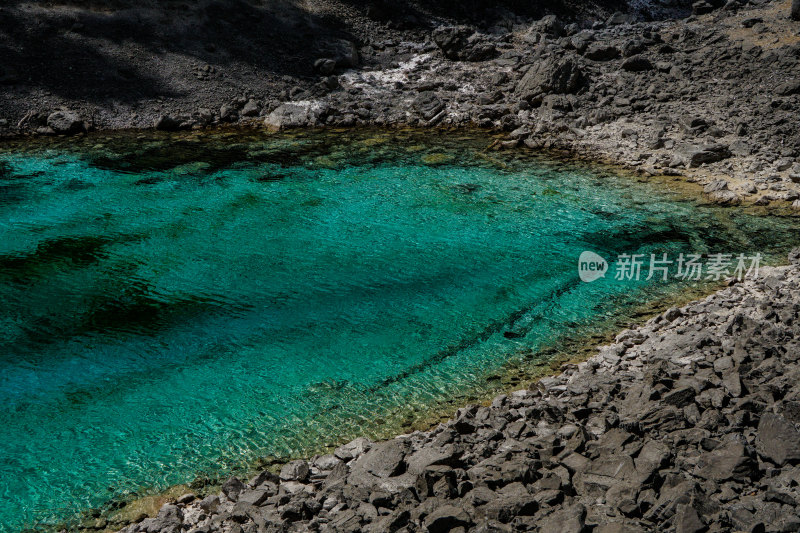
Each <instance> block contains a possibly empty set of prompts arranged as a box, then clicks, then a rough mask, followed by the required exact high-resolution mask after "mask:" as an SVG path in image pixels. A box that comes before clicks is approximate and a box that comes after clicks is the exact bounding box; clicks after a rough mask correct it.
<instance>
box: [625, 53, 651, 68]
mask: <svg viewBox="0 0 800 533" xmlns="http://www.w3.org/2000/svg"><path fill="white" fill-rule="evenodd" d="M622 70H626V71H628V72H646V71H648V70H653V64H652V63H651V62H650V60H649V59H647V58H646V57H644V56H640V55H635V56H631V57H629V58H627V59H626V60H625V61H623V62H622Z"/></svg>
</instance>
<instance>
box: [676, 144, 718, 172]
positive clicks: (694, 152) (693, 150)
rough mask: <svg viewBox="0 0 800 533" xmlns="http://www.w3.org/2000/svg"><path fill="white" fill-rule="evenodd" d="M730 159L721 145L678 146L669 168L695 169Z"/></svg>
mask: <svg viewBox="0 0 800 533" xmlns="http://www.w3.org/2000/svg"><path fill="white" fill-rule="evenodd" d="M729 157H731V151H730V150H729V149H728V147H727V146H724V145H722V144H706V145H697V144H684V145H681V146H678V147H677V148H676V150H675V155H674V157H673V159H672V162H671V163H670V166H679V165H685V166H687V167H689V168H696V167H699V166H700V165H702V164H708V163H716V162H717V161H722V160H723V159H728V158H729Z"/></svg>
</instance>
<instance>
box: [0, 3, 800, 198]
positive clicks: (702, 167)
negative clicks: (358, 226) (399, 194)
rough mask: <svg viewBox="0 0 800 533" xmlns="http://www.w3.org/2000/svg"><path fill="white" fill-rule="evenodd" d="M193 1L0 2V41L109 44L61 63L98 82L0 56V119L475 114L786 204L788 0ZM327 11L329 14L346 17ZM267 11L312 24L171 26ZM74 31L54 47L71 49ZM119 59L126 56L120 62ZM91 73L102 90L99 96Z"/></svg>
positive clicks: (798, 182)
mask: <svg viewBox="0 0 800 533" xmlns="http://www.w3.org/2000/svg"><path fill="white" fill-rule="evenodd" d="M206 4H207V3H201V4H198V7H197V9H198V10H199V11H197V12H194V11H190V12H187V13H186V20H187V22H186V24H185V25H184V26H181V27H180V28H174V27H172V26H164V24H167V23H166V22H163V20H162V18H163V14H162V13H160V12H158V11H156V10H155V8H148V9H145V8H141V9H140V10H138V11H137V10H136V9H133V8H130V9H127V10H120V11H118V12H115V13H113V14H108V13H99V14H98V13H96V12H94V11H85V12H84V11H79V10H72V11H69V12H68V13H66V14H65V13H63V12H50V11H42V10H43V9H44V7H42V6H37V8H36V9H33V8H30V9H27V8H24V5H23V4H20V5H19V6H16V5H12V6H11V7H7V8H3V9H2V10H1V11H0V22H2V24H0V27H3V28H11V27H12V26H13V25H18V26H20V27H22V28H23V30H17V33H18V34H19V35H17V34H15V33H14V32H13V31H10V30H9V32H8V33H9V36H7V39H6V40H8V39H10V40H11V41H12V42H13V41H14V40H17V41H19V40H22V39H33V38H35V37H38V36H39V34H41V38H42V39H45V41H47V40H52V39H53V38H55V37H57V38H59V39H61V40H63V41H65V43H66V42H69V43H72V46H74V47H76V48H77V46H78V45H77V44H76V43H79V44H80V46H81V47H84V48H87V49H91V50H93V47H98V46H102V47H103V49H104V50H107V51H106V52H105V54H106V55H108V56H109V57H108V58H105V60H104V61H103V62H101V61H100V60H98V59H97V58H94V59H92V60H91V61H89V60H87V61H83V60H81V61H77V63H76V66H75V68H76V69H80V68H84V67H85V65H84V63H86V64H87V65H89V66H91V67H92V68H93V69H100V70H99V71H96V70H91V69H88V70H87V72H86V73H85V75H86V76H99V79H98V80H94V81H97V82H98V83H100V84H101V85H100V86H98V87H93V86H85V85H86V84H85V83H83V80H75V79H74V76H72V75H71V74H70V75H65V77H64V78H63V79H62V80H45V81H42V80H39V78H38V77H37V76H38V75H39V74H41V73H37V72H38V71H37V70H36V69H33V72H34V74H35V75H34V74H31V76H30V77H29V78H28V80H26V79H25V76H24V75H23V74H22V73H21V72H19V71H18V70H19V68H20V67H19V66H18V67H16V68H12V67H8V66H6V67H2V66H0V69H5V70H3V74H1V75H0V78H2V83H0V135H6V136H16V135H20V134H59V135H69V134H80V133H82V132H84V131H87V130H91V129H119V128H153V127H155V128H158V129H165V130H177V129H191V128H195V129H197V128H206V127H213V126H215V125H220V124H240V125H244V126H255V127H259V128H261V127H267V128H269V129H284V128H291V127H321V126H339V127H342V126H344V127H347V126H359V125H362V126H365V125H371V126H386V127H392V126H403V125H413V126H422V127H430V128H433V127H465V126H479V127H485V128H491V129H495V130H502V131H506V132H507V133H508V138H507V141H505V142H502V143H499V144H498V148H503V147H511V146H518V145H523V144H524V145H525V146H528V147H531V148H558V149H565V150H569V151H571V152H572V153H575V154H584V155H588V156H589V157H591V158H593V159H602V160H606V161H610V162H613V163H615V164H621V165H625V166H628V167H631V168H635V169H637V170H639V171H642V172H646V173H650V174H668V175H683V176H686V177H687V179H690V180H692V181H697V182H699V183H701V184H703V185H704V186H705V190H706V194H707V195H708V197H709V198H710V199H711V200H712V201H714V202H718V203H720V204H738V203H755V204H757V205H787V206H788V205H791V204H793V203H794V205H795V207H796V208H798V209H800V162H799V161H798V157H799V156H800V148H799V147H800V121H798V120H797V109H798V106H799V105H800V77H798V72H800V21H796V20H793V19H792V18H791V17H790V13H791V1H790V0H773V1H765V0H730V1H729V2H727V3H726V4H724V5H722V4H721V3H717V2H711V3H707V2H705V1H700V2H696V3H695V4H694V5H693V11H694V13H695V15H692V16H690V17H689V18H685V19H679V20H675V19H669V18H667V19H665V20H657V21H651V22H644V21H642V20H641V19H642V18H643V17H650V18H652V17H653V16H654V15H657V14H659V13H661V12H663V11H665V9H666V8H662V9H661V11H659V10H658V9H656V8H655V7H653V6H649V7H648V9H649V10H646V12H645V15H642V12H641V10H639V11H638V12H636V11H634V10H630V11H631V13H630V14H622V13H615V14H613V15H611V16H608V17H605V18H603V15H602V13H603V11H602V9H596V10H595V11H594V13H593V15H587V14H585V13H584V14H582V16H580V17H575V16H573V17H572V19H574V20H570V19H567V18H565V17H567V16H568V15H563V16H562V17H561V18H559V17H558V16H556V15H548V16H545V17H543V18H541V19H539V20H534V21H531V19H530V17H527V18H526V17H523V16H519V15H514V14H513V13H511V12H507V11H502V10H500V14H496V13H495V14H494V15H493V16H492V17H491V18H489V19H486V20H490V21H491V25H490V26H487V24H489V23H488V22H487V23H484V24H483V25H469V24H457V23H460V22H463V20H460V19H454V18H450V19H448V18H447V17H446V16H444V15H442V14H429V13H428V14H426V13H412V14H408V15H405V16H404V18H400V20H399V21H394V22H390V23H387V22H385V21H383V19H382V15H381V13H380V10H379V9H377V8H375V6H372V7H371V8H370V9H367V10H366V12H361V11H359V10H357V9H355V8H353V7H352V6H343V5H340V4H335V3H333V4H332V3H331V2H321V3H320V4H319V6H322V7H319V8H318V10H317V12H313V13H312V12H309V13H306V12H301V11H299V10H298V8H296V7H294V8H292V9H289V8H288V7H286V6H284V7H282V8H281V10H279V11H275V9H274V8H273V11H269V10H266V8H264V9H261V10H259V9H256V8H255V7H252V6H251V7H246V6H244V5H242V6H239V7H238V8H235V9H230V8H229V7H227V8H226V9H222V8H221V6H220V5H217V4H219V2H217V3H214V2H212V3H210V4H207V5H206ZM145 5H146V4H145ZM237 5H238V4H237ZM276 5H277V4H276ZM281 5H282V4H281ZM642 5H646V4H644V3H643V4H642ZM664 5H669V4H664ZM223 7H225V6H223ZM679 7H680V4H679V3H678V4H676V7H674V8H673V9H672V10H671V11H669V10H667V11H669V12H670V13H672V14H674V13H676V12H680V9H679ZM376 9H377V11H376ZM37 10H38V11H37ZM37 13H38V15H39V17H38V18H34V19H31V17H35V16H36V15H37ZM662 14H663V13H662ZM45 15H47V16H45ZM136 17H138V18H136ZM159 17H162V18H159ZM247 17H249V18H247ZM331 17H334V18H333V19H331ZM134 18H136V20H138V21H139V24H143V23H152V24H151V26H152V28H154V29H151V30H150V31H151V32H152V33H153V35H151V36H150V37H151V40H153V41H154V42H161V43H162V45H161V47H158V46H157V47H155V48H156V49H155V50H153V49H152V46H147V47H144V48H143V45H141V44H125V43H126V42H127V41H126V39H128V38H131V39H134V37H135V36H134V35H129V34H132V32H133V30H134V29H135V27H136V25H135V23H134V22H133V19H134ZM32 20H35V24H34V22H33V21H32ZM43 20H44V21H47V23H46V24H45V25H46V26H47V28H45V29H42V28H41V26H42V25H43V24H44V23H43V22H42V21H43ZM169 20H172V19H169ZM248 20H249V21H251V22H252V24H249V23H248V22H247V21H248ZM330 20H334V21H336V22H341V23H342V24H344V22H343V21H347V24H346V25H345V26H342V27H343V28H345V29H346V31H344V30H342V31H339V33H337V32H336V31H334V29H332V28H334V26H335V25H334V24H333V23H332V22H330ZM281 21H282V22H281ZM279 22H280V23H281V24H283V25H284V26H285V25H288V26H291V27H296V28H299V29H298V31H300V29H302V31H301V32H300V33H301V34H302V35H305V36H309V35H310V36H313V39H312V38H311V37H308V39H306V41H302V40H298V36H297V35H294V34H291V35H288V36H285V37H286V38H285V39H284V40H285V41H287V42H288V43H290V44H292V43H294V44H295V45H296V46H295V47H294V48H292V50H291V51H292V53H297V54H299V55H298V56H297V57H295V58H294V59H295V61H294V62H292V61H291V58H290V57H284V56H278V55H276V54H277V52H276V50H278V49H277V48H276V46H277V37H279V36H275V35H272V36H270V38H269V39H271V40H268V41H265V42H264V43H260V42H255V43H251V48H254V50H250V49H249V48H248V49H246V50H243V49H242V47H243V46H244V45H243V44H241V43H239V42H238V40H237V38H236V36H231V37H230V43H229V44H228V45H227V47H226V48H224V50H218V49H217V45H212V44H209V45H208V46H206V48H204V49H203V50H194V49H191V50H189V49H190V48H191V47H189V44H187V41H186V40H187V39H190V38H191V31H195V32H196V33H197V35H198V36H204V35H206V34H207V35H209V36H210V38H211V37H219V36H220V32H223V30H225V29H226V28H227V29H229V30H233V29H234V28H237V29H238V31H239V32H241V33H242V34H243V35H249V33H248V32H250V33H252V32H254V31H257V30H258V26H257V24H273V25H276V24H278V23H279ZM252 25H256V26H255V27H251V26H252ZM66 26H69V27H68V28H67V27H66ZM151 26H148V28H150V27H151ZM276 27H277V28H279V29H286V28H284V27H283V26H276ZM159 28H160V29H159ZM167 32H172V34H173V35H172V37H173V40H172V41H168V40H167V39H168V38H169V36H167V35H161V33H167ZM175 32H178V33H179V35H177V36H176V35H174V34H175ZM54 36H55V37H54ZM0 37H2V35H0ZM265 38H266V37H265ZM134 41H135V39H134ZM295 41H297V42H296V43H295ZM2 42H3V39H1V38H0V43H2ZM217 42H224V41H217ZM148 44H149V45H152V43H148ZM257 45H263V46H262V48H259V50H263V53H264V54H266V56H265V57H264V58H263V61H261V62H260V63H259V62H257V61H256V59H254V58H253V57H250V55H248V54H255V53H256V52H257V51H256V50H255V47H257ZM8 46H11V45H8ZM220 46H221V45H220ZM237 46H238V47H237ZM287 46H288V45H287ZM84 48H80V49H78V50H77V51H73V50H72V49H69V51H70V52H74V53H75V54H78V55H80V54H83V55H82V56H81V57H83V58H84V59H86V57H85V56H87V54H89V52H87V50H85V49H84ZM187 50H189V51H187ZM298 50H299V51H298ZM278 51H279V50H278ZM92 53H94V52H92ZM237 54H238V55H237ZM222 56H225V57H222ZM14 57H15V56H14V55H11V56H8V58H7V59H6V62H7V63H11V62H13V61H11V59H13V58H14ZM20 57H21V60H25V59H27V60H28V61H30V60H32V59H33V58H25V57H24V56H20ZM129 57H130V58H137V59H136V61H138V62H137V63H135V64H133V65H127V66H125V65H123V59H125V58H129ZM9 58H10V59H9ZM112 58H113V61H112V60H111V59H112ZM198 58H204V59H207V60H208V62H206V63H204V62H202V61H198ZM242 58H244V59H242ZM18 59H19V58H18ZM239 59H241V60H242V61H241V62H240V61H238V60H239ZM42 61H44V60H42ZM120 65H123V66H120ZM44 66H48V65H46V64H45V65H44ZM70 68H72V67H70ZM248 69H249V70H248ZM126 76H127V78H126ZM147 79H149V80H150V82H151V83H149V84H145V81H144V80H147ZM48 81H49V83H48ZM37 82H38V83H37ZM81 83H83V85H78V84H81ZM60 84H63V87H62V86H61V85H60ZM102 84H106V85H107V89H108V90H107V91H106V92H108V91H111V92H109V93H108V94H105V93H102V94H101V93H98V92H97V91H101V90H102V88H103V85H102ZM42 86H44V88H43V87H42ZM112 89H113V91H112ZM112 93H113V94H112ZM103 94H105V96H103ZM795 202H797V203H795Z"/></svg>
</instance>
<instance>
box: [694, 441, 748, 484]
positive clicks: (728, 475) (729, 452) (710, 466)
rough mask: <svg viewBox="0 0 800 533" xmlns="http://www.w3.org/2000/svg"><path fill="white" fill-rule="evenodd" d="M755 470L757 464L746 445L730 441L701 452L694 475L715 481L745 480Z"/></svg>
mask: <svg viewBox="0 0 800 533" xmlns="http://www.w3.org/2000/svg"><path fill="white" fill-rule="evenodd" d="M757 470H758V465H757V464H756V461H755V459H753V454H752V453H751V451H750V450H749V449H748V448H747V446H745V445H744V444H742V443H740V442H736V441H732V442H729V443H727V444H723V445H722V446H719V447H718V448H715V449H714V450H712V451H710V452H706V453H704V454H702V455H701V456H700V460H699V461H698V463H697V467H696V469H695V475H696V476H698V477H701V478H704V479H710V480H713V481H717V482H721V481H727V480H734V481H746V480H748V479H749V478H750V477H751V476H753V475H754V474H755V473H756V472H757Z"/></svg>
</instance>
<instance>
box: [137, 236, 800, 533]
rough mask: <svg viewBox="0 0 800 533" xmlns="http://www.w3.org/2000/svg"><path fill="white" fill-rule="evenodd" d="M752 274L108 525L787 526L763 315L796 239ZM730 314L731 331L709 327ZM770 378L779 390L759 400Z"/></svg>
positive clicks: (777, 309) (786, 456)
mask: <svg viewBox="0 0 800 533" xmlns="http://www.w3.org/2000/svg"><path fill="white" fill-rule="evenodd" d="M762 274H763V276H762V277H760V278H759V279H756V280H745V281H744V282H742V283H738V284H735V285H733V286H731V287H729V288H726V289H722V290H720V291H717V292H714V293H713V294H711V295H710V296H708V297H706V298H704V299H701V300H695V301H693V302H691V303H689V304H686V305H683V306H681V307H672V308H669V309H667V310H666V311H665V312H663V313H661V314H658V315H657V316H655V317H654V318H651V319H650V320H648V321H647V322H646V323H644V324H643V325H640V326H638V327H635V328H633V329H629V330H624V331H622V332H621V333H619V334H618V335H617V336H616V338H615V340H614V342H612V343H610V344H608V345H605V346H603V347H601V348H600V350H599V353H598V354H596V355H594V356H592V357H590V358H589V359H587V360H585V361H582V362H579V363H577V364H566V365H564V367H563V368H562V369H561V370H562V372H561V373H559V374H557V375H555V376H549V377H544V378H542V379H540V380H539V381H538V382H536V384H535V387H534V388H531V389H523V390H518V391H515V392H513V393H511V394H508V395H506V394H502V395H500V396H497V397H495V398H494V400H493V401H492V402H491V403H490V404H488V405H487V404H484V405H470V406H467V407H463V408H461V409H459V410H458V412H457V413H456V415H455V417H454V418H452V419H450V420H448V421H447V422H444V423H442V424H439V425H438V426H437V427H436V428H434V429H432V430H428V431H415V432H413V433H410V434H405V435H401V436H398V437H396V438H394V439H390V440H387V441H380V442H372V441H369V440H368V439H363V438H362V439H356V440H355V441H353V442H351V443H349V444H346V445H343V446H341V447H339V448H337V449H336V450H334V451H333V453H332V454H328V455H322V456H314V457H313V458H312V459H311V460H309V461H308V462H307V461H305V460H294V461H291V462H289V463H287V464H285V465H283V466H282V468H281V469H280V471H279V472H277V473H276V472H275V471H271V470H265V471H263V472H261V473H260V474H258V475H256V476H255V477H254V478H253V479H252V480H250V481H249V482H242V481H239V480H238V479H236V478H231V479H229V480H228V481H226V482H225V483H224V484H223V485H222V491H221V492H220V493H218V494H217V493H214V492H212V493H211V494H210V495H208V496H207V497H205V498H203V499H202V500H200V499H198V498H195V497H194V495H191V494H185V495H182V496H180V497H178V498H177V499H176V501H172V502H171V503H166V504H165V505H164V506H163V507H161V509H160V511H159V513H158V515H157V516H156V517H154V518H146V519H144V520H142V521H141V522H139V523H138V524H132V525H130V526H127V527H126V528H124V529H123V531H126V532H131V533H133V532H137V531H168V530H171V528H173V527H177V526H178V525H180V524H183V526H184V527H185V526H187V525H188V526H189V527H190V528H198V529H197V531H201V530H203V531H216V530H219V529H220V528H223V529H222V530H226V529H224V528H226V527H228V526H226V524H228V525H235V524H239V525H241V526H243V527H245V526H247V525H248V524H251V523H252V524H256V525H259V524H263V526H261V525H259V526H258V527H267V528H268V530H269V528H273V529H274V530H275V531H278V530H282V528H285V527H288V526H290V525H291V527H293V528H296V527H310V528H312V529H314V530H316V529H319V530H320V531H375V532H378V531H406V530H407V531H412V530H419V529H420V528H422V529H423V530H425V528H427V529H428V530H436V531H438V530H441V529H440V528H443V527H453V524H457V526H458V527H463V528H464V529H465V530H468V529H471V528H474V527H475V526H476V525H481V524H485V526H489V527H494V528H495V529H496V530H498V531H505V530H508V531H510V530H511V528H512V527H513V528H515V529H516V530H518V529H519V528H525V527H528V528H533V530H540V531H552V530H553V529H552V528H555V527H556V524H558V527H560V528H561V529H560V530H562V531H570V532H576V533H577V532H581V531H585V530H586V528H587V527H590V528H591V527H594V528H598V527H600V528H610V527H612V526H613V527H615V528H620V527H622V528H628V529H630V530H638V531H656V530H659V531H660V530H663V529H661V528H663V527H664V525H665V524H671V525H672V527H683V526H681V525H680V524H685V523H687V522H689V523H693V524H695V527H696V528H697V530H700V529H702V528H704V527H717V528H720V527H721V528H722V529H721V530H728V528H732V529H736V530H740V529H746V528H747V529H751V528H753V527H756V525H757V524H758V523H761V524H763V525H767V527H771V528H779V529H780V528H782V527H791V526H789V524H790V523H793V522H791V521H792V520H796V519H797V515H796V514H793V510H794V508H795V507H794V504H793V503H792V502H793V501H794V500H793V499H794V498H797V494H796V492H797V487H795V486H793V485H792V484H791V483H790V480H791V479H792V475H793V474H792V473H793V472H795V471H796V470H797V468H798V467H797V466H795V465H796V464H797V462H798V461H800V452H798V451H796V448H795V447H794V446H795V444H794V441H792V440H787V438H789V437H793V436H796V435H800V432H798V430H797V429H795V426H794V425H793V423H792V420H793V418H791V417H792V416H793V415H791V414H790V411H786V410H785V409H789V408H790V404H789V403H786V402H790V401H793V400H790V399H789V398H793V397H794V395H795V394H797V393H800V391H797V393H795V392H792V391H795V389H796V388H797V386H796V384H794V383H795V382H794V381H792V380H793V378H791V377H784V374H786V375H788V376H794V375H796V374H798V373H800V364H798V360H797V354H799V353H800V352H796V351H794V350H792V349H791V348H782V349H780V350H779V351H778V352H777V353H776V352H774V350H775V346H774V341H773V338H774V332H775V328H778V329H779V330H780V331H782V333H783V335H787V334H789V335H791V333H790V332H791V331H793V330H794V329H795V328H796V327H797V325H796V324H795V323H794V321H789V322H785V321H784V320H779V322H778V323H777V324H776V325H770V326H767V322H764V321H765V320H766V321H768V322H770V323H771V320H770V317H772V316H775V315H778V316H786V317H787V318H788V316H789V315H786V314H785V313H786V311H789V310H790V309H794V308H795V307H796V306H797V298H798V294H797V292H796V291H792V290H789V291H787V290H786V288H790V287H793V286H794V285H795V284H796V283H797V282H798V281H800V252H798V251H794V252H792V253H791V254H790V265H788V266H782V267H765V268H764V269H763V270H762ZM766 302H769V304H768V306H769V312H768V313H764V305H765V303H766ZM789 313H790V314H794V313H796V311H789ZM731 328H733V329H734V330H736V331H737V332H738V331H739V330H747V332H748V333H747V334H746V335H745V334H743V333H741V332H738V333H733V334H732V337H730V341H729V342H726V341H724V340H719V339H721V337H718V336H717V333H715V332H718V331H723V330H728V329H731ZM713 339H718V340H717V341H716V342H715V341H714V340H713ZM744 342H747V343H748V345H749V346H750V348H749V350H748V352H742V351H740V350H741V349H740V348H739V346H740V343H744ZM697 346H703V348H701V349H698V348H697ZM755 347H761V348H763V349H764V350H765V353H773V355H772V356H768V355H767V356H762V355H760V354H761V352H759V351H758V350H757V349H755ZM726 354H730V355H726ZM767 368H770V372H765V371H766V369H767ZM778 368H780V369H781V370H780V371H778ZM778 383H786V385H784V386H785V387H789V388H790V390H787V394H786V397H785V398H780V399H775V398H773V399H772V403H771V404H770V403H768V402H769V398H770V397H769V395H768V393H766V391H767V390H771V389H772V388H774V387H775V386H776V385H777V384H778ZM762 384H763V386H762ZM791 384H794V385H791ZM765 394H767V395H765ZM744 404H747V405H754V406H757V407H758V408H757V409H753V408H751V409H748V410H745V411H741V410H740V409H739V408H738V407H737V406H739V405H744ZM762 404H764V405H762ZM731 417H733V418H731ZM742 417H744V418H742ZM787 417H789V418H787ZM734 420H738V422H735V421H734ZM731 422H733V423H731ZM792 432H794V433H792ZM490 434H491V436H490ZM765 471H770V472H772V473H771V474H770V475H768V476H766V477H764V476H765ZM765 483H766V488H765V487H764V485H763V484H765ZM527 487H530V488H527ZM731 489H735V491H734V492H731ZM775 494H781V495H783V496H781V497H780V498H777V497H776V496H775ZM598 498H600V499H599V500H598ZM314 505H319V506H320V508H319V509H315V507H314ZM782 506H784V507H785V509H783V510H781V507H782ZM742 509H752V510H748V511H747V512H743V511H742ZM485 526H484V527H485ZM762 527H763V526H762ZM537 528H538V529H537Z"/></svg>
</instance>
